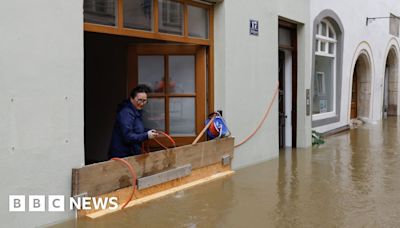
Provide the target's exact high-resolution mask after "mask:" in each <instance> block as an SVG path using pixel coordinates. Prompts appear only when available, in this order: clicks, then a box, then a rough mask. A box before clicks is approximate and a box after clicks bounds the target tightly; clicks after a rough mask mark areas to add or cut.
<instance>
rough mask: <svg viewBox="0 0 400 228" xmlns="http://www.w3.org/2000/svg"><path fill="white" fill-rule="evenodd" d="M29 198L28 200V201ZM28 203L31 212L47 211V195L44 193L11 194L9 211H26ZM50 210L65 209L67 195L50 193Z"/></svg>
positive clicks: (48, 199) (48, 198) (48, 200)
mask: <svg viewBox="0 0 400 228" xmlns="http://www.w3.org/2000/svg"><path fill="white" fill-rule="evenodd" d="M26 198H28V202H26ZM26 204H28V211H29V212H44V211H46V208H45V207H46V197H45V196H44V195H29V196H28V197H26V196H25V195H10V196H9V204H8V205H9V206H8V209H9V211H12V212H24V211H26ZM47 206H48V208H47V209H48V211H64V210H65V197H64V196H63V195H49V196H48V197H47Z"/></svg>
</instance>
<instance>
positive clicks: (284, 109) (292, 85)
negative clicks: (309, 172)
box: [278, 20, 297, 148]
mask: <svg viewBox="0 0 400 228" xmlns="http://www.w3.org/2000/svg"><path fill="white" fill-rule="evenodd" d="M278 33H279V37H278V40H279V147H280V148H283V147H296V137H297V135H296V132H297V25H296V24H293V23H290V22H287V21H284V20H279V32H278Z"/></svg>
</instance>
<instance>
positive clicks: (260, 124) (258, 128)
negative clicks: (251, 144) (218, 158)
mask: <svg viewBox="0 0 400 228" xmlns="http://www.w3.org/2000/svg"><path fill="white" fill-rule="evenodd" d="M278 92H279V82H277V83H276V89H275V93H274V97H273V98H272V100H271V102H270V104H269V106H268V109H267V110H266V112H265V114H264V116H263V118H262V119H261V121H260V123H258V125H257V127H256V129H255V130H254V131H253V132H252V133H251V134H250V135H249V136H247V137H246V138H245V139H244V140H243V141H241V142H240V143H239V144H237V145H235V148H236V147H239V146H241V145H243V144H244V143H246V142H247V141H249V140H250V139H251V138H252V137H253V136H254V135H255V134H256V133H257V131H258V130H260V128H261V126H262V125H263V124H264V122H265V119H267V117H268V115H269V113H270V111H271V108H272V105H273V104H274V101H275V99H276V96H277V95H278Z"/></svg>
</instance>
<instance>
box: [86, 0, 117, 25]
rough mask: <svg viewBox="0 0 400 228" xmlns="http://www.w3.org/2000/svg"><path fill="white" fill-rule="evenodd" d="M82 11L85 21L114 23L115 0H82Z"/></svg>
mask: <svg viewBox="0 0 400 228" xmlns="http://www.w3.org/2000/svg"><path fill="white" fill-rule="evenodd" d="M83 11H84V12H83V14H84V20H85V22H89V23H95V24H101V25H112V26H115V25H116V18H115V11H116V1H115V0H84V3H83Z"/></svg>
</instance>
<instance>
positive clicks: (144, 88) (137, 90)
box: [131, 84, 151, 99]
mask: <svg viewBox="0 0 400 228" xmlns="http://www.w3.org/2000/svg"><path fill="white" fill-rule="evenodd" d="M150 92H151V89H150V87H148V86H147V85H143V84H141V85H138V86H136V87H135V88H133V89H132V91H131V98H132V99H133V98H135V97H136V95H137V94H138V93H150Z"/></svg>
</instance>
